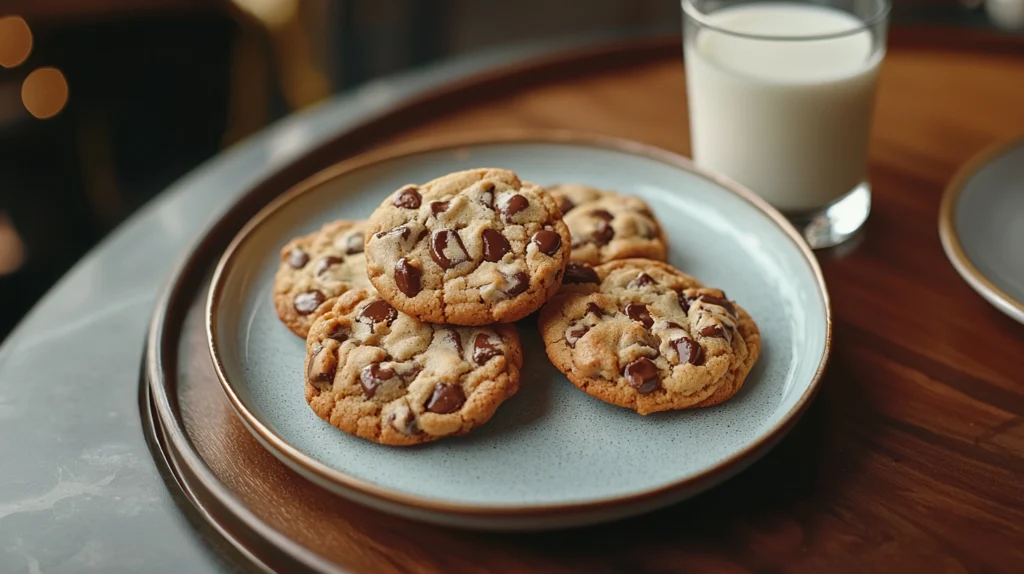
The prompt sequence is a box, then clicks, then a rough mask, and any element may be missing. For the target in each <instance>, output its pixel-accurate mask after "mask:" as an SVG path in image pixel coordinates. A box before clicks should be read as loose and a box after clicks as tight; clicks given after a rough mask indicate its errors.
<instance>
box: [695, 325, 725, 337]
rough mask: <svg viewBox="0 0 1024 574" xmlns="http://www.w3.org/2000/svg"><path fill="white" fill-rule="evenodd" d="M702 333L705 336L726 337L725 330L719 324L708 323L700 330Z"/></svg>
mask: <svg viewBox="0 0 1024 574" xmlns="http://www.w3.org/2000/svg"><path fill="white" fill-rule="evenodd" d="M700 334H701V335H703V336H705V337H718V338H719V339H724V338H725V332H724V331H722V327H721V326H719V325H708V326H706V327H704V328H703V329H701V330H700Z"/></svg>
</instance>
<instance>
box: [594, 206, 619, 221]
mask: <svg viewBox="0 0 1024 574" xmlns="http://www.w3.org/2000/svg"><path fill="white" fill-rule="evenodd" d="M590 217H596V218H598V219H603V220H604V221H611V220H612V219H614V218H615V216H614V215H612V214H611V213H608V212H607V211H605V210H604V209H595V210H594V211H591V212H590Z"/></svg>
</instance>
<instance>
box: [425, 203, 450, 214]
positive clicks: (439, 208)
mask: <svg viewBox="0 0 1024 574" xmlns="http://www.w3.org/2000/svg"><path fill="white" fill-rule="evenodd" d="M449 204H450V202H447V201H434V202H432V203H431V204H430V213H433V214H434V215H437V214H438V213H444V212H446V211H448V205H449Z"/></svg>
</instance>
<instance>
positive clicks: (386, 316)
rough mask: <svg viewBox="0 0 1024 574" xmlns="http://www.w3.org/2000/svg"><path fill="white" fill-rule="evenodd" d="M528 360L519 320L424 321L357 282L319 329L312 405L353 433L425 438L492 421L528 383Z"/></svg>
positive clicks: (313, 336)
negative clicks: (523, 372)
mask: <svg viewBox="0 0 1024 574" xmlns="http://www.w3.org/2000/svg"><path fill="white" fill-rule="evenodd" d="M522 363H523V351H522V346H521V345H520V342H519V335H518V333H517V332H516V329H515V327H514V326H513V325H506V324H497V325H491V326H487V327H454V326H450V325H435V324H431V323H424V322H421V321H418V320H416V319H414V318H413V317H411V316H409V315H407V314H405V313H402V312H400V311H398V310H397V309H395V308H394V307H392V306H391V305H390V304H388V302H387V301H385V300H383V299H382V298H381V297H380V296H379V294H378V293H377V292H375V291H373V290H371V289H356V290H351V291H348V292H346V293H344V294H343V295H341V296H340V297H338V299H337V301H336V302H335V304H334V306H333V307H332V308H331V309H330V310H329V311H327V312H325V313H324V314H323V315H321V316H320V317H319V318H317V320H316V321H315V322H314V323H313V326H312V327H311V328H310V331H309V337H307V339H306V360H305V365H304V366H305V371H304V373H305V377H304V378H305V381H306V384H305V389H306V390H305V392H306V402H308V403H309V406H310V407H311V408H312V409H313V411H314V412H316V414H317V415H318V416H319V417H320V418H322V419H324V420H325V421H327V422H329V423H330V424H332V425H334V426H335V427H337V428H339V429H341V430H343V431H345V432H347V433H349V434H353V435H356V436H359V437H362V438H364V439H367V440H370V441H373V442H376V443H380V444H388V445H412V444H419V443H423V442H428V441H433V440H437V439H439V438H443V437H447V436H455V435H460V434H465V433H467V432H469V431H470V430H472V429H473V428H475V427H477V426H480V425H482V424H484V423H485V422H487V421H488V420H489V419H490V418H491V416H492V415H493V414H494V412H495V411H496V410H497V408H498V406H499V405H501V403H502V402H503V401H504V400H505V399H507V398H509V397H511V396H512V395H514V394H515V393H516V391H517V390H518V389H519V371H520V368H521V367H522Z"/></svg>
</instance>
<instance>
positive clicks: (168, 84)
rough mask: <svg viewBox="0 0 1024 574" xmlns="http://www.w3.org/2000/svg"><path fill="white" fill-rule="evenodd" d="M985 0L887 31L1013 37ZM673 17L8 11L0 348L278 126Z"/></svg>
mask: <svg viewBox="0 0 1024 574" xmlns="http://www.w3.org/2000/svg"><path fill="white" fill-rule="evenodd" d="M983 1H984V0H895V6H894V11H893V22H894V25H896V26H900V25H904V26H944V27H952V26H970V27H978V28H996V27H999V28H1002V29H1003V30H1004V31H1003V32H1001V33H1019V32H1014V31H1012V30H1013V29H1014V28H1015V26H1016V25H1017V24H1018V22H1017V20H1020V19H1022V18H1024V0H988V2H989V3H990V5H989V6H988V7H987V8H986V7H985V6H983ZM1017 8H1020V10H1017ZM1000 10H1002V12H1000ZM679 11H680V9H679V3H678V0H560V1H557V2H556V1H552V0H516V1H515V2H508V1H500V0H347V1H346V0H0V340H2V339H3V338H4V337H5V336H6V335H7V334H8V333H9V332H10V330H11V329H12V328H13V327H14V325H15V324H16V323H17V321H18V320H19V319H20V318H21V317H22V316H23V315H24V314H25V313H26V312H27V311H28V309H29V308H31V306H32V304H33V303H34V302H35V301H36V300H38V299H39V298H40V297H41V296H42V295H43V294H44V293H45V292H46V290H47V289H49V287H50V286H52V285H53V283H54V282H56V281H57V280H58V279H59V278H60V276H61V275H62V274H63V273H64V272H65V271H67V269H68V268H70V267H71V266H72V265H73V264H74V263H75V262H76V261H77V260H78V259H79V258H81V257H82V256H83V255H84V254H85V253H86V252H87V251H88V250H89V249H90V248H91V247H93V246H94V245H95V244H96V243H97V242H99V241H100V240H101V239H102V238H103V236H104V235H105V234H107V233H108V232H109V231H110V230H111V229H113V228H114V227H115V226H116V225H117V224H118V223H119V222H121V221H122V220H124V218H126V217H127V216H129V215H130V214H131V213H132V212H133V211H135V210H136V209H138V208H139V207H140V206H142V205H143V204H145V203H146V202H147V201H148V200H149V199H151V198H152V197H154V196H155V195H156V194H158V193H160V191H161V190H163V189H164V188H166V187H167V186H168V185H169V184H171V183H172V182H174V180H176V179H177V178H179V177H181V176H182V175H183V174H185V173H186V172H188V171H189V170H191V169H193V168H194V167H196V166H197V165H199V164H200V163H202V162H203V161H204V160H206V159H208V158H210V157H211V156H213V155H215V154H217V153H218V152H220V151H221V150H223V149H224V148H226V147H228V146H231V145H232V144H234V143H236V142H238V141H239V140H241V139H243V138H245V137H246V136H248V135H250V134H252V133H253V132H255V131H257V130H259V129H260V128H262V127H263V126H265V125H267V124H268V123H270V122H273V121H274V120H276V119H278V118H280V117H282V116H284V115H286V114H289V113H291V112H293V111H295V110H298V109H301V108H304V107H307V106H311V105H314V104H316V103H317V102H318V101H321V100H323V99H326V98H329V97H330V96H331V95H332V94H335V93H338V92H341V91H344V90H348V89H350V88H353V87H355V86H358V85H360V84H361V83H363V82H366V81H367V80H370V79H372V78H374V77H377V76H381V75H385V74H389V73H393V72H397V71H400V70H404V69H408V68H412V67H416V66H422V65H425V64H428V63H430V62H433V61H436V60H439V59H443V58H447V57H451V56H454V55H458V54H463V53H467V52H473V51H479V50H486V49H488V48H493V47H497V46H504V45H514V44H522V43H525V42H529V41H533V40H553V39H566V38H573V37H586V36H588V35H590V36H593V35H599V34H605V35H613V34H635V33H652V34H653V33H667V34H672V33H678V30H679V25H680V14H679ZM1007 14H1008V15H1009V16H1007ZM1015 15H1016V16H1015Z"/></svg>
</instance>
